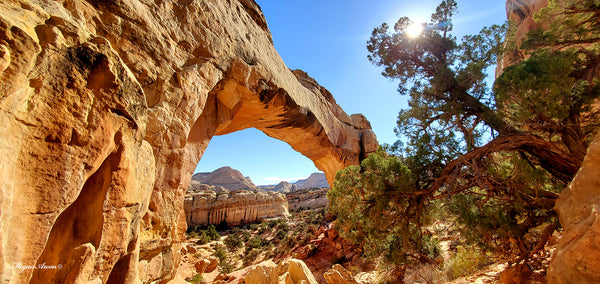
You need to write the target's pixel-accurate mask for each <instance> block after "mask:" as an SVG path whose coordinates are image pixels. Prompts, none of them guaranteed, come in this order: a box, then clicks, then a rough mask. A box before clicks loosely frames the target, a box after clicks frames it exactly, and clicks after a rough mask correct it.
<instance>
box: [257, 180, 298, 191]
mask: <svg viewBox="0 0 600 284" xmlns="http://www.w3.org/2000/svg"><path fill="white" fill-rule="evenodd" d="M258 188H260V189H263V190H268V191H276V192H281V193H288V192H292V191H296V190H298V187H297V186H296V185H295V184H293V183H289V182H287V181H282V182H280V183H278V184H277V185H259V186H258Z"/></svg>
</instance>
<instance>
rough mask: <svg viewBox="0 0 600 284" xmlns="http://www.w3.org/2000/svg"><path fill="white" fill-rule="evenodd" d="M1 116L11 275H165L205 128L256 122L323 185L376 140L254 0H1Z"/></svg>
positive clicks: (5, 246)
mask: <svg viewBox="0 0 600 284" xmlns="http://www.w3.org/2000/svg"><path fill="white" fill-rule="evenodd" d="M0 110H1V111H0V133H2V139H1V142H0V156H1V157H2V160H1V162H0V174H1V176H2V179H0V210H1V211H0V212H1V213H0V214H1V216H0V270H1V271H2V276H1V277H2V281H3V282H11V283H27V282H31V283H53V282H54V283H71V282H77V283H81V282H96V283H100V282H111V283H113V282H114V283H123V282H125V283H129V282H137V281H140V279H144V281H145V282H150V281H153V280H156V279H163V280H165V279H170V278H172V277H173V274H174V273H173V272H174V269H173V268H174V267H175V266H177V263H178V258H179V256H178V251H179V245H178V243H179V242H180V241H181V240H182V238H183V236H184V235H183V232H184V231H185V229H186V220H185V215H184V212H183V203H184V194H185V191H186V189H187V188H188V184H189V182H190V178H191V175H192V173H193V170H194V168H195V166H196V164H197V163H198V161H199V160H200V158H201V156H202V154H203V152H204V150H205V148H206V146H207V145H208V142H209V141H210V139H211V138H212V137H213V136H214V135H223V134H227V133H231V132H234V131H237V130H241V129H245V128H249V127H255V128H257V129H259V130H262V131H263V132H264V133H265V134H267V135H269V136H271V137H274V138H277V139H280V140H283V141H285V142H287V143H289V144H290V145H291V146H292V147H293V148H294V149H295V150H296V151H298V152H300V153H302V154H304V155H305V156H307V157H308V158H310V159H311V160H313V161H314V163H315V165H316V166H317V168H319V169H320V170H322V171H323V172H325V174H326V176H327V179H328V180H329V181H330V183H331V182H332V181H333V177H334V175H335V172H336V171H337V170H339V169H342V168H344V167H346V166H348V165H351V164H356V163H358V162H359V160H360V159H361V158H362V157H364V156H366V154H368V153H369V152H372V151H375V150H376V147H377V140H376V138H375V135H374V134H373V132H372V131H371V129H370V127H369V125H368V123H365V121H366V120H364V118H362V117H360V116H354V119H352V118H351V117H350V116H348V115H347V114H345V113H344V111H343V110H342V109H341V108H340V107H339V106H338V105H337V104H336V103H335V101H334V99H333V97H332V96H331V94H330V93H329V92H328V91H327V90H325V89H324V88H323V87H321V86H319V85H318V84H317V83H316V82H315V81H314V80H313V79H311V78H310V77H309V76H308V75H306V74H305V73H303V72H301V71H294V72H292V71H290V70H289V69H288V68H287V67H286V66H285V64H284V63H283V61H282V60H281V58H280V57H279V55H278V54H277V52H276V51H275V49H274V48H273V44H272V41H271V35H270V33H269V31H268V29H267V24H266V22H265V19H264V17H263V14H262V12H261V10H260V8H259V7H258V6H257V5H256V4H255V3H254V2H253V1H251V0H239V1H235V0H232V1H226V0H221V1H218V0H206V1H200V0H197V1H193V0H190V1H169V0H165V1H145V0H129V1H99V0H85V1H84V0H71V1H46V0H33V1H31V0H3V1H0ZM361 118H362V119H361ZM140 262H141V263H143V264H144V267H146V268H147V269H144V270H143V271H144V272H141V273H142V274H144V275H140V270H139V269H138V267H139V263H140ZM150 264H152V265H150ZM37 265H45V266H46V267H49V269H32V267H34V266H37ZM148 267H151V268H152V269H149V268H148Z"/></svg>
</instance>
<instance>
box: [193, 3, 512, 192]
mask: <svg viewBox="0 0 600 284" xmlns="http://www.w3.org/2000/svg"><path fill="white" fill-rule="evenodd" d="M256 2H257V3H258V4H259V5H260V7H261V8H262V11H263V13H264V15H265V17H266V19H267V24H268V26H269V29H270V30H271V33H272V35H273V42H274V44H275V49H276V50H277V51H278V52H279V54H280V56H281V57H282V58H283V61H284V62H285V63H286V65H287V66H288V67H289V68H291V69H302V70H304V71H306V72H307V73H308V75H309V76H311V77H313V78H315V79H316V80H317V82H319V84H320V85H322V86H324V87H325V88H327V89H328V90H329V91H330V92H331V93H332V94H333V96H334V98H335V99H336V101H337V103H338V104H339V105H340V106H341V107H342V108H343V109H344V110H345V111H346V113H348V114H353V113H362V114H364V115H365V116H366V117H367V119H369V121H370V122H371V126H372V127H373V131H374V132H375V134H376V135H377V138H378V139H379V143H388V144H392V143H393V142H394V141H396V139H397V138H396V136H395V134H394V127H395V126H396V117H397V115H398V111H399V110H400V109H402V108H406V107H407V104H406V101H407V98H406V97H403V96H400V95H399V94H398V93H397V92H396V88H397V84H398V83H397V82H394V81H390V80H389V79H387V78H384V77H383V76H382V75H381V71H382V69H381V68H378V67H376V66H374V65H372V64H371V63H370V62H369V61H368V60H367V54H368V52H367V49H366V42H367V40H368V39H369V37H370V35H371V31H372V30H373V28H375V27H377V26H379V25H380V24H381V23H383V22H387V23H389V24H390V25H391V26H393V24H394V23H395V22H396V21H397V20H398V18H400V17H403V16H407V17H411V18H415V19H420V20H422V21H427V20H429V17H430V15H431V14H432V13H433V12H434V11H435V8H436V7H437V5H438V4H439V3H440V2H441V0H436V1H433V0H420V1H415V0H410V1H406V0H376V1H367V0H361V1H358V0H325V1H323V0H256ZM457 3H458V10H459V11H458V14H457V15H456V16H455V17H454V34H455V35H456V36H458V37H459V38H460V37H462V35H465V34H473V33H477V32H479V30H481V28H482V27H484V26H488V25H491V24H501V23H503V22H504V21H505V20H506V10H505V1H504V0H483V1H482V0H457ZM222 166H230V167H232V168H234V169H237V170H239V171H241V172H242V174H244V175H247V176H250V178H251V179H252V180H253V181H254V183H255V184H257V185H262V184H276V183H278V182H280V181H281V180H297V179H299V178H306V177H308V176H309V175H310V174H311V173H313V172H317V171H318V169H317V168H316V167H315V166H314V164H313V163H312V161H310V160H309V159H308V158H306V157H304V156H302V155H301V154H300V153H298V152H295V151H294V150H293V149H292V148H291V147H290V146H288V145H287V144H286V143H284V142H282V141H279V140H275V139H273V138H270V137H268V136H266V135H264V134H263V133H262V132H260V131H258V130H256V129H247V130H243V131H238V132H235V133H231V134H227V135H224V136H215V137H214V138H213V139H212V140H211V142H210V144H209V146H208V148H207V149H206V152H205V153H204V156H203V157H202V159H201V161H200V163H199V164H198V167H197V168H196V172H208V171H213V170H215V169H217V168H219V167H222Z"/></svg>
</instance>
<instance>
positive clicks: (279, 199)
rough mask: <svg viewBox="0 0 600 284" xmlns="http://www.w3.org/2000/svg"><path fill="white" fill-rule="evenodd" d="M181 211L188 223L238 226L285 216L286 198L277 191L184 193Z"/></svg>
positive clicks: (286, 211)
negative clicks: (182, 210) (182, 209)
mask: <svg viewBox="0 0 600 284" xmlns="http://www.w3.org/2000/svg"><path fill="white" fill-rule="evenodd" d="M184 211H185V216H186V221H187V224H188V226H207V225H210V224H217V225H218V224H222V223H223V222H225V223H226V224H227V225H228V226H238V225H240V224H243V223H251V222H256V221H259V220H262V219H266V218H274V217H284V218H287V217H289V215H290V214H289V212H288V201H287V199H286V198H285V195H283V194H282V193H278V192H253V191H247V190H239V191H232V192H229V193H216V192H214V191H197V192H193V191H191V192H188V193H187V194H186V196H185V202H184Z"/></svg>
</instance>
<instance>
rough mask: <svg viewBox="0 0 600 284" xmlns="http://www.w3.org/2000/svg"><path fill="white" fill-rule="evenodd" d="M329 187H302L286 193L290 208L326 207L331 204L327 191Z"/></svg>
mask: <svg viewBox="0 0 600 284" xmlns="http://www.w3.org/2000/svg"><path fill="white" fill-rule="evenodd" d="M328 190H329V188H318V189H310V188H307V189H301V190H297V191H293V192H290V193H287V194H286V198H287V200H288V209H289V210H292V211H293V210H296V209H314V208H325V207H327V205H329V199H327V191H328Z"/></svg>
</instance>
